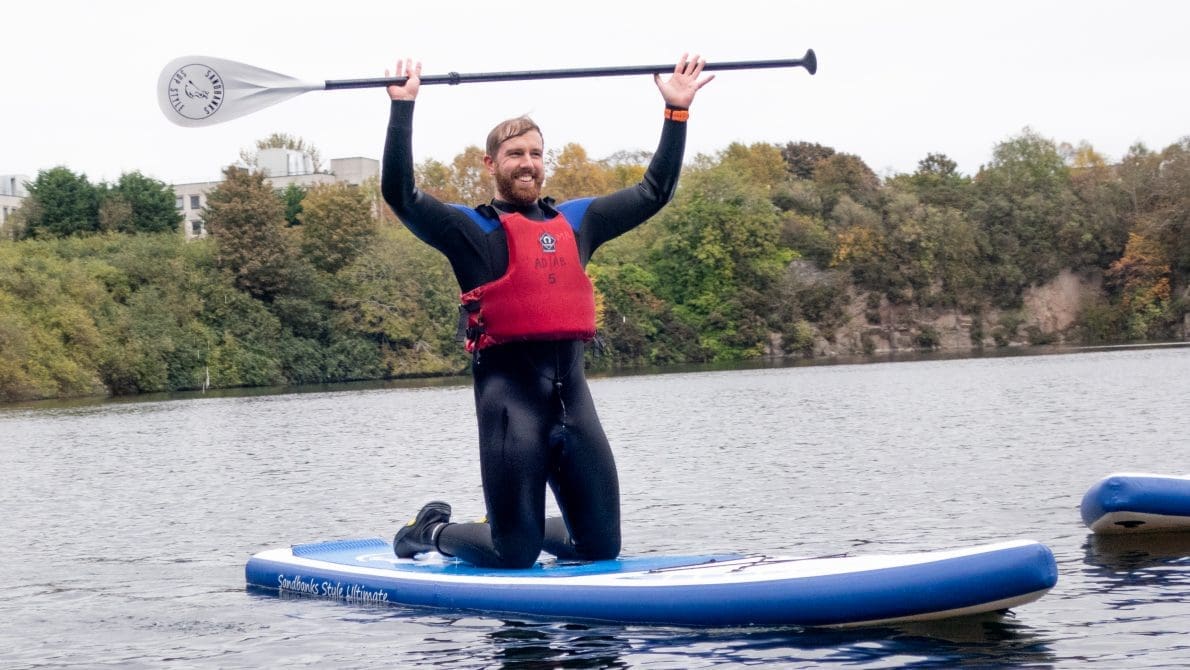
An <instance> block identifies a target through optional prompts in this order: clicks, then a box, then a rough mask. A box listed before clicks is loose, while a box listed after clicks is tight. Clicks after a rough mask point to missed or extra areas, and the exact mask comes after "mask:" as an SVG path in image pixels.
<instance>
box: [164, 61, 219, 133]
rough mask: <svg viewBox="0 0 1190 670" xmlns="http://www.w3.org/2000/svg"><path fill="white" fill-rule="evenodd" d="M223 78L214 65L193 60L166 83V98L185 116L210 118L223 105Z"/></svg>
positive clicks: (188, 117)
mask: <svg viewBox="0 0 1190 670" xmlns="http://www.w3.org/2000/svg"><path fill="white" fill-rule="evenodd" d="M223 99H224V90H223V78H222V77H220V76H219V73H218V72H216V71H215V70H214V69H213V68H211V67H208V66H206V65H203V64H201V63H190V64H187V65H183V66H181V67H180V68H178V69H177V70H176V71H175V72H174V73H173V74H172V75H171V76H170V77H169V79H168V81H167V83H166V84H165V100H167V101H168V103H169V107H170V108H171V109H173V111H174V112H175V113H176V114H178V115H179V116H181V117H182V118H184V119H188V120H190V121H200V120H202V119H206V118H209V117H210V116H212V115H213V114H215V112H218V111H219V108H220V107H221V106H222V105H223Z"/></svg>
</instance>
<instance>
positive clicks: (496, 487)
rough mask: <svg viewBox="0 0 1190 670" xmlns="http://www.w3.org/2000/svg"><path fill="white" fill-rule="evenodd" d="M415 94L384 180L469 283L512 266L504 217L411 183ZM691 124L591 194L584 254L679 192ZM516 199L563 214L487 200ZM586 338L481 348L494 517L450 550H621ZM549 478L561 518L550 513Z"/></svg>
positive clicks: (480, 394)
mask: <svg viewBox="0 0 1190 670" xmlns="http://www.w3.org/2000/svg"><path fill="white" fill-rule="evenodd" d="M413 108H414V103H413V102H412V101H393V103H392V110H391V115H390V119H389V126H388V135H387V137H386V139H385V145H384V159H383V160H384V162H383V172H382V178H381V190H382V192H383V194H384V198H385V200H386V201H387V202H388V204H389V206H390V207H392V209H393V211H394V212H395V213H396V214H397V216H398V217H400V219H401V221H402V222H404V224H405V225H406V226H407V227H408V228H409V229H410V230H411V231H412V232H413V233H414V234H415V235H416V236H417V237H418V238H420V239H421V240H423V241H425V242H426V243H427V244H429V245H431V246H433V247H434V248H435V249H437V250H439V251H441V252H442V253H443V254H445V255H446V257H447V258H448V259H449V260H450V264H451V267H452V268H453V270H454V274H455V278H456V279H457V280H458V283H459V287H460V289H461V290H462V291H463V292H466V291H469V290H471V289H472V288H475V287H476V286H479V285H481V284H485V283H487V282H490V281H493V280H495V279H497V278H499V277H501V276H503V275H504V274H505V272H506V271H507V269H508V243H507V240H506V239H505V234H504V229H503V228H502V227H501V226H500V225H499V224H498V223H497V222H496V221H495V220H493V224H492V225H491V226H480V225H477V223H476V222H475V220H473V219H472V217H470V216H469V215H468V214H467V213H466V212H464V211H462V210H460V209H458V208H457V207H455V206H452V205H447V204H445V203H442V202H440V201H438V200H436V199H434V198H433V197H431V196H429V195H427V194H425V193H423V192H421V191H419V190H418V189H416V188H415V186H414V183H413V151H412V141H411V134H412V127H413ZM685 141H686V124H685V123H682V122H678V121H671V120H666V121H664V126H663V128H662V132H661V141H660V144H659V146H658V149H657V153H656V154H654V156H653V159H652V161H651V162H650V164H649V167H648V170H647V171H646V172H645V175H644V178H643V179H642V181H641V182H640V183H639V184H637V185H636V186H632V187H629V188H626V189H623V190H620V191H617V192H615V193H612V194H609V195H606V196H602V197H598V198H594V199H593V200H592V201H591V202H590V204H589V206H587V208H586V210H585V213H584V214H583V215H582V218H581V220H580V221H571V222H570V223H571V224H572V225H574V226H576V227H577V230H576V239H577V243H578V248H579V259H580V260H581V262H582V264H583V265H584V266H586V264H587V261H589V260H590V258H591V254H592V253H594V252H595V250H596V249H597V248H599V246H600V245H601V244H603V243H604V242H607V241H608V240H610V239H612V238H614V237H617V236H618V235H621V234H623V233H625V232H627V231H628V230H631V229H632V228H634V227H636V226H638V225H640V224H641V223H643V222H644V221H645V220H647V219H648V218H649V217H651V216H653V215H654V214H656V213H657V212H658V211H659V210H660V209H661V208H662V207H663V206H664V205H665V204H666V203H667V202H668V201H669V200H670V199H671V198H672V197H673V194H674V191H675V189H676V188H677V183H678V176H679V174H680V172H681V164H682V154H683V151H684V149H685ZM488 207H490V208H495V209H497V210H501V211H505V212H513V211H519V212H521V213H522V214H524V215H525V216H526V217H528V218H529V219H532V220H537V221H541V220H545V219H547V218H552V217H553V216H556V215H557V210H556V209H555V208H554V207H553V203H552V201H551V200H549V199H548V198H547V199H542V200H539V201H538V202H537V203H536V204H534V205H532V206H529V207H516V206H514V205H512V204H510V203H506V202H503V201H500V200H493V201H492V203H491V204H490V205H484V206H481V207H480V208H479V209H480V210H481V211H487V212H488V213H489V214H491V215H493V216H494V215H495V214H496V213H495V212H494V211H491V210H490V209H489V210H485V209H484V208H488ZM583 350H584V344H583V342H582V341H579V340H569V341H534V342H515V343H507V344H500V345H495V346H491V347H488V348H485V349H483V350H482V351H481V352H480V353H479V355H477V356H475V357H474V359H473V364H472V376H473V377H474V381H475V406H476V415H477V418H478V421H479V452H480V472H481V476H482V480H483V489H484V499H485V503H486V505H487V523H459V524H451V525H450V526H447V527H446V528H445V529H444V530H443V531H442V532H441V534H440V535H439V536H438V548H439V549H440V550H441V551H442V552H443V553H445V554H448V555H452V556H458V557H459V558H462V559H463V560H466V561H468V562H470V563H474V564H476V565H481V566H490V567H504V568H523V567H528V566H530V565H532V564H533V562H534V561H536V560H537V557H538V555H539V554H540V553H541V550H542V549H545V550H546V551H548V552H550V553H552V554H554V555H556V556H558V557H560V558H568V559H584V560H599V559H607V558H614V557H615V556H616V555H618V554H619V552H620V496H619V481H618V478H617V475H616V466H615V461H614V459H613V457H612V451H611V446H610V445H609V444H608V441H607V437H606V435H604V432H603V428H602V426H601V425H600V423H599V417H598V416H597V415H596V412H595V405H594V403H593V401H592V399H591V393H590V391H589V389H588V388H587V381H586V376H585V374H584V371H583ZM547 485H548V486H549V487H550V488H551V489H552V490H553V492H554V496H555V499H556V500H557V502H558V508H559V509H560V510H561V512H562V518H561V519H557V518H552V519H548V520H547V519H546V518H545V489H546V486H547Z"/></svg>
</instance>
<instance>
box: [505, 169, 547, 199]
mask: <svg viewBox="0 0 1190 670" xmlns="http://www.w3.org/2000/svg"><path fill="white" fill-rule="evenodd" d="M518 174H523V172H521V173H518ZM544 181H545V180H544V179H542V178H541V176H539V175H536V174H535V175H534V176H533V181H531V182H522V181H520V180H519V179H516V178H515V177H514V176H512V175H509V174H506V173H502V172H499V171H497V172H496V194H497V195H499V196H500V197H501V198H503V199H505V200H507V201H508V202H511V203H512V204H514V205H521V206H526V205H532V204H533V203H535V202H537V198H539V197H541V184H542V183H543V182H544Z"/></svg>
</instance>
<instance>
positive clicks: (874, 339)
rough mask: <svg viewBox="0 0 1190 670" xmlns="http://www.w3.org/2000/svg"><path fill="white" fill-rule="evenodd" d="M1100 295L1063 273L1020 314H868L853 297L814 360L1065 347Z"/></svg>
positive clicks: (1034, 293) (885, 310) (888, 308)
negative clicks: (841, 321)
mask: <svg viewBox="0 0 1190 670" xmlns="http://www.w3.org/2000/svg"><path fill="white" fill-rule="evenodd" d="M1101 293H1102V286H1101V283H1100V282H1099V280H1098V279H1096V278H1088V277H1082V276H1079V275H1076V274H1074V273H1073V272H1069V271H1063V272H1062V273H1061V274H1059V275H1058V276H1057V277H1056V278H1055V279H1054V280H1053V281H1051V282H1049V283H1048V284H1045V285H1044V286H1037V287H1033V288H1031V289H1029V290H1028V291H1027V292H1026V294H1025V297H1024V306H1023V307H1022V308H1021V309H1019V310H997V309H988V310H987V311H986V312H984V313H983V314H982V315H972V314H964V313H960V312H958V311H957V310H954V309H924V308H920V307H912V306H901V305H890V304H889V303H888V302H887V300H882V301H881V303H880V305H879V307H878V308H876V309H869V308H867V307H866V305H867V300H866V296H865V295H858V294H855V295H852V296H851V301H850V306H849V308H848V318H847V321H846V323H844V325H843V326H841V327H840V328H838V329H837V330H836V331H835V332H833V333H826V334H820V336H819V337H818V338H817V340H816V342H815V346H814V356H815V357H830V356H851V355H872V354H887V353H895V352H907V351H915V350H923V349H934V350H939V351H956V352H961V351H969V350H972V349H978V348H994V347H1004V346H1025V345H1030V344H1063V343H1065V342H1066V341H1067V338H1068V337H1069V335H1070V334H1071V328H1072V326H1074V325H1075V322H1076V320H1077V318H1078V315H1079V312H1080V310H1081V309H1082V306H1083V305H1084V304H1086V302H1087V301H1089V300H1092V299H1094V298H1096V297H1098V296H1100V295H1101ZM873 317H875V319H874V318H873ZM777 350H778V351H779V349H777Z"/></svg>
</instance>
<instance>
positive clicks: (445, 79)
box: [157, 49, 818, 127]
mask: <svg viewBox="0 0 1190 670" xmlns="http://www.w3.org/2000/svg"><path fill="white" fill-rule="evenodd" d="M673 67H674V66H673V65H672V64H670V65H629V66H623V67H596V68H578V69H573V70H525V71H521V72H479V73H472V74H459V73H458V72H451V73H449V74H442V75H424V76H422V78H421V83H422V85H423V86H425V85H428V84H451V85H456V84H473V83H481V82H494V81H525V80H533V79H576V78H582V77H615V76H621V75H631V74H653V73H665V72H671V71H672V70H673ZM787 67H804V68H806V70H807V71H809V73H810V74H814V73H815V72H816V71H817V70H818V60H817V58H815V56H814V50H813V49H809V50H807V51H806V55H804V56H802V57H801V58H789V59H783V60H754V61H734V62H724V63H707V64H706V65H705V66H704V67H703V71H712V70H757V69H767V68H787ZM406 79H407V77H391V78H378V79H340V80H329V79H328V80H326V81H323V82H310V81H302V80H300V79H296V78H294V77H290V76H289V75H284V74H280V73H277V72H272V71H270V70H264V69H261V68H258V67H255V66H253V65H247V64H245V63H237V62H235V61H230V60H226V59H223V58H212V57H210V56H184V57H182V58H175V59H174V60H172V61H170V62H169V63H168V64H166V66H165V68H164V69H162V70H161V75H160V76H159V77H158V78H157V102H158V104H160V105H161V111H162V113H164V114H165V116H166V118H168V119H169V120H170V121H173V122H174V123H176V124H178V125H179V126H190V127H194V126H209V125H212V124H216V123H222V122H224V121H230V120H232V119H235V118H238V117H241V116H244V115H246V114H251V113H252V112H255V111H257V110H260V109H264V108H265V107H269V106H271V105H275V104H277V103H279V102H282V101H284V100H288V99H289V98H292V97H295V96H298V95H301V94H302V93H306V92H308V91H332V90H336V89H345V88H372V87H381V86H388V85H389V84H397V85H401V84H404V83H405V81H406Z"/></svg>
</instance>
